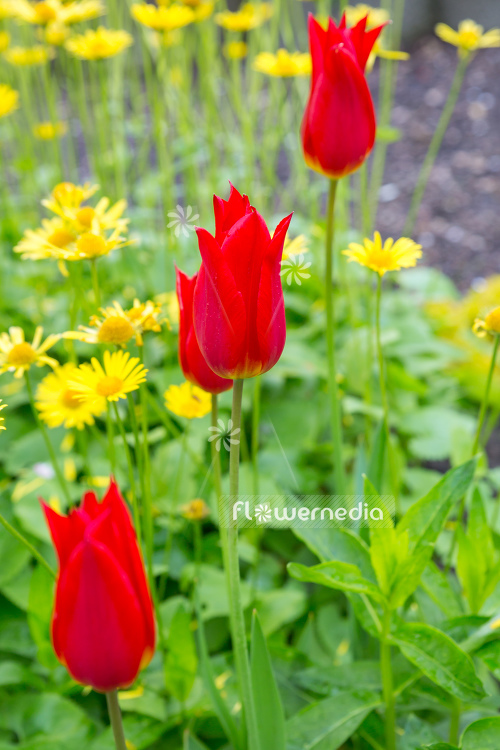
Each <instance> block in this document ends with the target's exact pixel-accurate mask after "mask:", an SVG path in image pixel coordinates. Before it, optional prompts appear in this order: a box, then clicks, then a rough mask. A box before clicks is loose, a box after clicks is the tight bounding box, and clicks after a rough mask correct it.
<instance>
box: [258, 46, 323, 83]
mask: <svg viewBox="0 0 500 750" xmlns="http://www.w3.org/2000/svg"><path fill="white" fill-rule="evenodd" d="M253 69H254V70H257V71H259V73H266V74H267V75H269V76H276V77H279V78H290V77H292V76H307V75H310V73H311V70H312V62H311V55H310V54H309V53H308V52H288V51H287V50H286V49H279V50H278V51H277V53H276V54H275V55H273V54H272V53H271V52H261V53H260V54H259V55H257V57H256V58H255V60H254V62H253Z"/></svg>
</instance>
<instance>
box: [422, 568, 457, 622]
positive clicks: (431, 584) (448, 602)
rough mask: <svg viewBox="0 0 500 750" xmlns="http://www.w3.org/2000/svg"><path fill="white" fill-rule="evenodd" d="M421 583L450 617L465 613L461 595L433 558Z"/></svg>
mask: <svg viewBox="0 0 500 750" xmlns="http://www.w3.org/2000/svg"><path fill="white" fill-rule="evenodd" d="M420 585H421V586H422V588H423V589H424V591H425V592H426V594H427V595H428V596H430V598H431V599H432V601H433V602H434V603H435V604H437V605H438V607H440V609H441V611H442V612H443V613H444V614H445V615H447V616H448V617H450V616H452V617H459V616H460V615H461V614H463V605H462V602H461V600H460V597H459V596H458V594H457V593H456V591H455V590H454V589H453V588H452V586H451V584H450V582H449V580H448V578H447V577H446V574H445V573H444V571H442V570H440V568H438V566H437V565H436V564H435V563H434V562H433V561H432V560H431V561H430V562H429V564H428V565H427V567H426V569H425V570H424V572H423V573H422V576H421V578H420Z"/></svg>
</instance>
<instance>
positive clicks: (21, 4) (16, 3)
mask: <svg viewBox="0 0 500 750" xmlns="http://www.w3.org/2000/svg"><path fill="white" fill-rule="evenodd" d="M11 6H12V15H13V17H14V18H18V19H20V20H21V21H26V23H32V24H37V25H39V26H45V25H46V24H48V23H50V22H51V21H55V20H56V19H57V17H58V13H59V10H60V8H61V7H62V6H61V3H60V2H58V0H44V2H33V3H30V2H29V0H11Z"/></svg>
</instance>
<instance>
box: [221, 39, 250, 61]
mask: <svg viewBox="0 0 500 750" xmlns="http://www.w3.org/2000/svg"><path fill="white" fill-rule="evenodd" d="M247 54H248V44H246V43H245V42H229V43H228V44H226V45H225V46H224V55H225V56H226V57H227V58H228V59H229V60H243V58H244V57H246V56H247Z"/></svg>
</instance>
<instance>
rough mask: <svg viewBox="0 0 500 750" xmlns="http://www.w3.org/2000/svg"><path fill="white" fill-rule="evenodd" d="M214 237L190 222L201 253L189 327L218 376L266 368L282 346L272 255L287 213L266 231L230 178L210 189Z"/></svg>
mask: <svg viewBox="0 0 500 750" xmlns="http://www.w3.org/2000/svg"><path fill="white" fill-rule="evenodd" d="M214 212H215V237H212V235H211V234H209V232H207V231H206V230H205V229H197V230H196V231H197V234H198V245H199V248H200V253H201V257H202V264H201V268H200V270H199V273H198V279H197V282H196V287H195V290H194V301H193V311H194V328H195V331H196V338H197V340H198V343H199V345H200V349H201V352H202V354H203V356H204V357H205V359H206V361H207V362H208V365H209V366H210V368H211V369H212V370H213V371H214V372H215V373H217V375H220V376H221V377H225V378H251V377H253V376H255V375H260V373H263V372H267V370H270V369H271V367H273V366H274V365H275V364H276V362H277V361H278V359H279V358H280V356H281V353H282V351H283V347H284V346H285V338H286V324H285V305H284V301H283V291H282V288H281V279H280V263H281V258H282V254H283V244H284V241H285V235H286V232H287V229H288V225H289V224H290V221H291V218H292V215H291V214H290V216H287V217H286V219H283V220H282V221H281V222H280V223H279V224H278V226H277V228H276V231H275V232H274V235H273V237H272V238H271V236H270V234H269V231H268V229H267V226H266V224H265V222H264V219H263V218H262V216H261V215H260V214H259V213H258V212H257V211H256V210H255V208H253V207H252V206H251V205H250V203H249V200H248V198H247V197H246V196H242V195H240V193H238V191H237V190H236V189H235V188H234V187H233V186H232V185H231V193H230V196H229V200H228V201H225V200H223V199H222V198H218V197H217V196H214Z"/></svg>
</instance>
